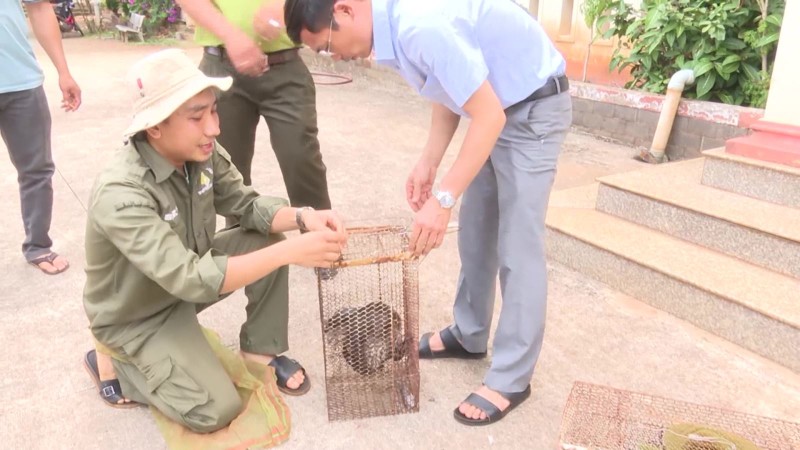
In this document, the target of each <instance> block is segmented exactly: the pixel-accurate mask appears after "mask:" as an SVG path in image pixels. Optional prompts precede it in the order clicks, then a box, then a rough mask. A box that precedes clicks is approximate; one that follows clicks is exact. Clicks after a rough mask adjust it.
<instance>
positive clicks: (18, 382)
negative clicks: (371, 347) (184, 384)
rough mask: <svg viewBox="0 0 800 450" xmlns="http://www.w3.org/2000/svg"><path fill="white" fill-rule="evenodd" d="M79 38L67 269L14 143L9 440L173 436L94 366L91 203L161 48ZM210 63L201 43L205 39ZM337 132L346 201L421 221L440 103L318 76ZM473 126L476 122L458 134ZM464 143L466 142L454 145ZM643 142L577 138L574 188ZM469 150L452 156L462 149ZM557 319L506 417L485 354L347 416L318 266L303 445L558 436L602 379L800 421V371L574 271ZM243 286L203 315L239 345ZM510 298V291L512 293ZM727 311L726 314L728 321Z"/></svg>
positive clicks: (11, 443) (70, 134)
mask: <svg viewBox="0 0 800 450" xmlns="http://www.w3.org/2000/svg"><path fill="white" fill-rule="evenodd" d="M65 47H66V50H67V53H68V56H69V62H70V65H71V67H72V70H73V72H74V76H75V78H76V79H77V80H78V82H79V83H80V84H81V86H82V87H83V90H84V105H83V107H82V108H81V110H80V111H79V112H77V113H75V114H64V113H63V112H61V111H59V110H58V108H57V105H58V100H59V98H60V97H59V95H58V90H57V80H56V78H55V75H54V73H53V71H52V68H51V66H50V64H49V61H48V60H47V59H46V57H45V56H44V53H43V52H42V51H41V49H38V48H37V54H38V55H39V57H40V59H41V61H42V63H43V65H44V67H45V68H46V70H47V81H46V89H47V93H48V96H49V99H50V103H51V107H52V114H53V152H54V157H55V161H56V164H57V167H58V173H57V174H56V177H55V182H54V183H55V213H54V219H53V226H52V236H53V238H54V240H55V249H56V250H57V251H59V252H61V253H63V254H64V255H67V256H68V257H69V258H70V260H71V262H72V268H71V269H70V270H69V271H68V272H66V273H64V274H62V275H60V276H56V277H49V276H46V275H44V274H42V273H40V272H39V271H37V270H35V269H34V268H32V267H31V266H29V265H26V264H25V263H24V261H23V259H22V257H21V254H20V251H19V245H20V242H21V241H22V236H23V234H22V226H21V222H20V219H19V202H18V196H17V185H16V173H15V171H14V169H13V167H12V166H11V164H10V161H9V159H8V157H7V153H6V152H5V151H0V192H2V193H3V194H2V195H0V208H1V209H2V210H3V211H6V214H4V215H3V216H2V217H0V229H2V230H3V233H2V235H0V251H2V254H3V255H4V257H3V258H0V286H3V289H2V291H1V292H0V343H2V344H0V366H2V371H1V372H0V373H2V375H0V400H1V401H0V439H2V441H0V447H2V448H8V449H22V448H25V449H66V448H76V449H77V448H80V449H148V450H151V449H159V448H164V447H165V445H164V441H163V439H162V438H161V435H160V434H159V432H158V430H157V429H156V427H155V424H154V422H153V420H152V418H151V416H150V414H149V412H148V411H147V410H146V409H137V410H115V409H112V408H109V407H107V406H105V405H104V404H103V403H102V402H101V400H100V399H99V398H98V395H97V393H96V392H95V389H94V385H93V384H92V383H91V381H90V379H89V377H88V376H87V375H86V373H85V372H84V370H83V368H82V366H81V358H82V356H83V353H84V352H85V351H86V350H87V349H88V348H89V347H90V342H91V340H90V336H89V332H88V330H87V327H86V326H87V321H86V318H85V315H84V312H83V309H82V306H81V292H82V289H83V282H84V273H83V271H82V270H83V262H82V261H83V257H84V250H83V233H84V229H83V227H84V221H85V217H86V214H85V212H84V209H83V205H85V204H86V199H87V197H88V194H89V189H90V187H91V184H92V180H93V178H94V177H95V175H96V174H97V173H98V172H99V171H100V170H101V168H102V167H103V165H104V164H105V163H106V162H107V161H108V160H109V158H110V155H111V153H112V152H113V151H114V149H115V147H116V146H117V145H118V144H120V142H121V139H120V133H121V131H122V130H123V128H124V127H125V126H126V125H127V121H128V117H129V108H128V101H129V99H128V96H127V94H126V92H125V91H124V90H123V89H122V85H121V76H122V75H123V74H124V73H125V70H126V69H127V67H128V66H129V65H130V64H131V62H132V61H134V60H135V59H136V58H138V57H140V56H143V55H144V54H146V53H147V52H149V51H152V50H154V47H149V46H144V45H136V44H129V45H122V44H120V43H118V42H115V41H108V40H97V39H93V38H82V39H68V40H67V41H66V42H65ZM190 51H191V55H192V56H193V57H196V58H197V59H198V60H199V57H200V52H199V51H198V50H197V49H191V50H190ZM318 109H319V127H320V139H321V142H322V148H323V153H324V157H325V161H326V163H327V165H328V169H329V177H330V190H331V195H332V197H333V199H334V203H335V205H336V206H337V207H338V209H340V210H341V211H342V213H343V214H344V215H345V216H346V217H348V218H352V219H360V218H370V217H375V216H378V217H391V216H397V215H407V214H408V210H407V207H406V205H405V201H404V196H403V183H404V181H405V177H406V174H407V171H408V170H409V169H410V167H411V166H412V164H413V162H414V161H415V158H416V155H417V152H418V151H419V149H420V148H421V147H422V145H423V144H424V141H425V136H426V134H425V133H426V127H427V124H428V116H427V107H426V106H425V104H424V103H422V102H421V101H420V100H419V99H417V98H416V97H415V96H413V95H409V92H408V90H407V89H401V88H398V87H397V86H395V85H393V84H392V83H380V82H368V81H364V80H357V82H356V83H353V84H349V85H345V86H338V87H332V86H320V87H319V88H318ZM461 136H463V128H462V130H461V131H460V132H459V137H457V139H456V140H457V141H458V139H459V138H460V137H461ZM453 150H455V148H454V149H453ZM634 153H635V152H634V151H632V150H631V149H627V148H624V147H620V146H616V145H611V144H608V143H604V142H601V141H599V140H595V139H593V138H591V137H587V136H582V135H577V134H572V135H570V136H569V138H568V141H567V144H566V146H565V149H564V154H563V156H562V158H561V163H560V166H559V174H558V178H557V182H556V188H557V189H560V188H565V187H571V186H576V185H581V184H586V183H589V182H591V181H592V180H593V179H594V177H596V176H598V175H603V174H607V173H612V172H617V171H622V170H630V169H632V168H635V167H638V166H637V164H638V163H636V162H634V161H632V160H631V156H632V155H633V154H634ZM453 156H454V153H453V152H451V153H450V154H449V155H448V157H447V158H448V160H447V161H446V162H445V164H447V162H448V161H452V158H453ZM255 167H256V169H255V173H254V176H253V178H254V180H255V184H256V187H257V188H258V189H259V190H260V191H261V192H264V193H278V194H283V193H284V188H283V184H282V180H281V176H280V173H279V171H278V169H277V165H276V163H275V159H274V156H273V155H272V153H271V150H270V147H269V141H268V134H267V130H266V127H265V126H262V127H261V128H260V130H259V135H258V151H257V157H256V161H255ZM455 244H456V241H455V238H454V236H451V237H448V239H447V240H446V241H445V244H444V246H443V247H442V248H441V249H440V250H438V251H437V252H435V253H433V254H431V255H430V256H429V257H428V258H427V259H426V260H425V261H424V262H423V264H422V266H421V268H420V295H421V315H420V320H421V326H420V328H421V330H423V331H424V330H429V329H432V328H438V327H441V326H442V325H444V324H446V323H448V320H449V317H450V312H451V298H452V295H453V292H454V285H455V278H456V275H457V274H456V271H455V269H454V268H455V267H457V263H458V259H457V256H458V254H457V248H456V245H455ZM549 291H550V301H549V310H548V328H547V332H546V337H545V343H544V349H543V351H542V354H541V359H540V363H539V365H538V367H537V370H536V373H535V375H534V379H533V395H532V398H531V400H530V401H528V402H526V403H525V404H524V405H523V406H521V407H520V408H519V409H518V410H517V411H515V412H514V413H513V414H512V415H509V416H508V417H507V418H506V419H505V420H504V421H503V422H501V423H499V424H497V425H495V426H492V427H489V428H480V429H475V428H466V427H463V426H461V425H459V424H457V423H456V422H455V421H454V420H453V419H452V416H451V411H452V409H453V407H454V406H455V405H456V404H457V403H458V402H459V401H460V400H461V399H462V398H463V397H464V396H466V395H467V394H468V393H469V391H470V390H471V389H473V388H474V387H476V386H478V385H479V384H480V381H481V377H482V374H483V373H484V371H485V369H486V368H487V364H488V360H487V361H483V362H472V363H467V362H453V361H441V362H438V361H437V362H428V361H423V362H422V363H421V372H422V375H421V376H422V399H423V401H422V406H421V411H420V412H419V413H417V414H412V415H405V416H398V417H385V418H376V419H369V420H361V421H353V422H343V423H329V422H328V421H327V419H326V406H325V389H324V384H323V383H322V381H323V376H324V372H323V371H324V366H323V359H322V347H321V338H320V328H319V309H318V304H317V292H316V285H315V282H314V278H313V275H312V272H311V271H310V270H308V269H301V268H297V269H294V268H293V269H292V272H291V292H292V300H291V301H292V310H291V319H290V320H291V327H290V330H291V331H290V338H291V346H292V349H291V352H290V355H291V356H292V357H295V358H298V359H299V360H301V361H302V362H303V363H304V364H305V366H306V367H307V369H308V370H309V373H310V374H311V375H312V376H313V377H314V381H315V382H316V383H315V386H314V388H313V389H312V391H311V392H310V393H309V395H307V396H305V397H301V398H288V400H287V401H288V403H289V405H290V407H291V409H292V414H293V430H292V435H291V439H290V441H289V442H288V443H287V444H285V445H284V447H285V448H298V449H311V448H331V449H336V448H365V449H366V448H369V449H373V448H426V449H429V448H430V449H447V448H488V447H492V448H526V449H551V448H555V447H556V444H557V440H558V431H559V425H560V420H561V413H562V410H563V407H564V404H565V402H566V399H567V396H568V394H569V391H570V388H571V386H572V383H573V382H574V381H576V380H584V381H589V382H594V383H600V384H607V385H611V386H614V387H618V388H623V389H631V390H637V391H644V392H648V393H652V394H656V395H662V396H668V397H672V398H677V399H681V400H688V401H694V402H700V403H707V404H711V405H716V406H720V407H725V408H731V409H736V410H741V411H745V412H750V413H753V414H761V415H767V416H771V417H777V418H782V419H798V418H800V377H798V376H797V375H796V374H792V373H789V372H788V371H786V370H783V369H781V368H779V367H777V366H775V365H772V364H770V363H768V362H766V361H764V360H762V359H760V358H758V357H756V356H754V355H752V354H750V353H747V352H743V351H741V350H739V349H737V348H736V347H734V346H732V345H729V344H726V343H724V342H721V341H720V340H719V339H716V338H714V337H713V336H710V335H708V334H706V333H704V332H702V331H700V330H698V329H695V328H693V327H691V326H688V325H686V324H684V323H682V322H681V321H679V320H677V319H675V318H673V317H671V316H668V315H666V314H664V313H661V312H658V311H655V310H653V309H651V308H648V307H646V306H644V305H643V304H641V303H639V302H637V301H635V300H633V299H631V298H629V297H626V296H624V295H621V294H619V293H616V292H614V291H612V290H610V289H608V288H607V287H605V286H603V285H601V284H598V283H595V282H593V281H591V280H588V279H586V278H585V277H583V276H581V275H579V274H576V273H574V272H572V271H570V270H568V269H565V268H563V267H561V266H558V265H555V264H553V265H551V268H550V284H549ZM243 305H244V296H243V295H242V294H240V293H237V294H236V295H234V296H233V297H231V298H230V299H229V300H227V301H225V302H224V303H222V304H219V305H217V306H215V307H213V308H211V309H210V310H208V311H206V312H204V313H203V314H202V315H201V320H202V322H203V323H204V324H206V325H208V326H210V327H212V328H214V329H215V330H217V331H218V332H220V333H221V335H222V337H223V339H224V341H225V343H226V344H229V345H236V343H237V336H238V327H239V324H240V323H241V322H242V320H243V317H244V311H243ZM496 306H497V307H498V308H499V306H500V302H499V301H498V302H497V305H496ZM720 320H724V318H720Z"/></svg>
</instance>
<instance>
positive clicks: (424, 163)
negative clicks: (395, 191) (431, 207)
mask: <svg viewBox="0 0 800 450" xmlns="http://www.w3.org/2000/svg"><path fill="white" fill-rule="evenodd" d="M434 181H436V167H435V166H433V165H432V164H431V163H430V162H428V160H427V159H426V158H425V157H424V156H423V157H422V158H420V160H419V162H417V165H416V166H414V169H412V170H411V173H410V174H409V175H408V180H407V181H406V200H407V201H408V205H409V206H410V207H411V210H413V211H414V212H417V211H419V210H420V208H422V205H424V204H425V202H427V201H428V199H429V198H431V195H433V193H432V190H433V183H434Z"/></svg>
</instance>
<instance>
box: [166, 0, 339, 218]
mask: <svg viewBox="0 0 800 450" xmlns="http://www.w3.org/2000/svg"><path fill="white" fill-rule="evenodd" d="M178 3H179V4H180V6H181V8H183V10H184V11H185V12H186V14H188V15H189V17H191V19H192V20H193V21H194V22H196V24H197V29H196V34H195V40H196V42H197V43H198V44H200V45H202V46H203V47H204V54H203V59H202V61H201V62H200V69H201V70H202V71H203V72H204V73H205V74H206V75H208V76H215V77H220V76H230V77H232V78H233V86H232V87H231V89H229V90H228V91H227V92H225V93H224V94H222V95H221V96H220V98H219V100H218V102H219V103H218V106H217V107H218V110H219V116H220V130H221V131H220V135H219V139H218V140H219V142H220V144H222V145H223V146H224V147H225V148H226V149H227V150H228V151H229V152H230V154H231V159H232V160H233V163H234V165H236V167H237V168H238V169H239V171H240V172H241V173H242V176H243V177H244V183H245V184H247V185H250V184H251V178H250V173H251V170H250V169H251V162H252V159H253V153H254V146H255V134H256V128H257V126H258V122H259V120H260V118H261V117H262V116H263V117H264V119H265V120H266V122H267V126H268V127H269V134H270V142H271V144H272V148H273V150H274V152H275V156H276V157H277V160H278V163H279V165H280V168H281V172H282V174H283V179H284V183H285V185H286V191H287V193H288V197H289V200H290V202H291V204H292V206H312V207H314V208H316V209H328V208H330V207H331V201H330V197H329V195H328V185H327V178H326V168H325V165H324V164H323V161H322V155H321V153H320V149H319V140H318V139H317V112H316V90H315V87H314V81H313V79H312V77H311V73H310V72H309V70H308V68H307V67H306V65H305V63H304V62H303V60H302V59H301V58H300V55H299V52H298V49H299V46H298V45H297V44H295V43H294V42H292V40H291V39H289V37H288V36H287V35H286V33H285V32H283V31H277V30H278V29H279V28H278V27H277V26H276V27H275V30H276V32H274V33H272V34H271V35H269V38H268V39H265V38H264V37H262V35H263V34H265V33H262V34H259V33H257V32H256V30H255V24H254V18H255V17H256V16H259V15H261V14H262V11H263V10H265V9H269V7H270V3H269V0H267V2H264V0H178ZM278 3H279V5H278V8H279V9H277V10H276V11H278V14H276V20H275V21H273V23H275V24H278V22H277V20H280V21H282V15H280V11H281V9H280V7H281V6H282V2H278ZM228 223H229V224H230V223H232V222H231V221H230V220H229V222H228Z"/></svg>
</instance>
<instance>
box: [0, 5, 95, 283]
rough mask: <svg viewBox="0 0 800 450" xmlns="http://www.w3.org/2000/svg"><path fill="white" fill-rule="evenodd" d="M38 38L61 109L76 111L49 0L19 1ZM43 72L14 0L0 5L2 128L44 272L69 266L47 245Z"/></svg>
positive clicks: (33, 255) (28, 250)
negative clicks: (53, 74)
mask: <svg viewBox="0 0 800 450" xmlns="http://www.w3.org/2000/svg"><path fill="white" fill-rule="evenodd" d="M23 3H24V4H25V7H26V9H27V10H28V17H30V20H31V26H32V27H33V32H34V34H35V35H36V39H37V40H38V41H39V43H40V44H41V45H42V47H43V48H44V50H45V52H47V55H48V56H49V57H50V59H51V60H52V61H53V65H54V66H55V67H56V70H57V71H58V84H59V87H60V88H61V93H62V94H63V99H62V102H61V105H62V108H64V109H65V110H66V111H74V110H76V109H78V107H79V106H80V104H81V90H80V88H79V87H78V85H77V84H76V83H75V80H73V79H72V75H70V72H69V68H68V67H67V62H66V59H65V58H64V49H63V48H62V46H61V30H60V29H59V26H58V21H57V20H56V15H55V13H54V11H53V7H52V5H51V4H50V3H49V2H47V1H40V0H23ZM43 82H44V74H43V73H42V69H41V67H39V63H37V62H36V57H35V56H34V53H33V49H32V48H31V45H30V43H29V42H28V26H27V23H26V20H25V14H24V13H23V11H22V5H21V4H20V2H19V1H17V0H6V1H3V2H2V3H1V4H0V132H2V136H3V141H4V142H5V144H6V147H8V152H9V155H10V156H11V161H12V162H13V164H14V167H16V169H17V173H18V175H19V176H18V180H19V192H20V203H21V206H22V221H23V223H24V225H25V241H24V242H23V244H22V253H23V254H24V256H25V259H26V260H27V261H28V262H29V263H31V264H32V265H34V266H36V267H38V268H39V269H40V270H42V271H43V272H44V273H47V274H50V275H54V274H57V273H61V272H63V271H65V270H66V269H67V268H68V267H69V263H68V262H67V260H66V258H64V257H63V256H60V255H58V254H56V253H55V252H53V251H52V250H51V248H50V247H51V245H53V242H52V241H51V240H50V236H49V232H50V219H51V217H52V211H53V183H52V178H53V172H54V171H55V166H54V165H53V158H52V155H51V151H50V109H49V107H48V105H47V98H46V97H45V93H44V89H43V88H42V83H43Z"/></svg>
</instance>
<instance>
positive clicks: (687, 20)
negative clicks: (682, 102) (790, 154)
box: [594, 0, 785, 107]
mask: <svg viewBox="0 0 800 450" xmlns="http://www.w3.org/2000/svg"><path fill="white" fill-rule="evenodd" d="M595 1H599V0H595ZM784 4H785V0H642V4H641V8H640V9H635V8H633V7H631V6H630V5H629V4H628V3H626V2H625V0H609V2H608V3H607V4H606V5H605V6H607V7H606V8H605V9H603V10H602V11H601V12H599V13H597V12H595V14H596V16H595V17H597V19H596V21H595V22H594V27H595V30H597V31H598V32H600V30H602V29H603V28H606V27H608V29H607V30H606V31H605V32H603V37H604V38H610V37H612V36H617V37H618V38H620V40H619V42H620V46H618V47H617V48H616V49H615V51H614V54H613V56H612V59H611V67H612V68H613V69H617V70H620V71H621V70H623V69H625V68H627V67H629V68H630V73H631V76H632V79H631V81H630V82H628V83H627V84H626V87H628V88H636V89H642V90H645V91H649V92H659V93H660V92H664V90H665V89H666V87H667V84H668V83H669V79H670V77H671V76H672V74H674V73H675V72H676V71H678V70H680V69H693V70H694V74H695V85H694V87H693V88H691V89H688V90H687V91H686V96H687V97H689V98H697V99H700V100H712V101H721V102H724V103H730V104H735V105H750V106H755V107H763V106H764V105H765V104H766V97H767V92H768V89H769V79H770V73H771V65H772V63H773V62H774V59H775V50H776V48H777V43H778V36H779V34H780V26H781V21H782V18H783V9H784Z"/></svg>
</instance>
